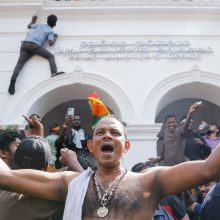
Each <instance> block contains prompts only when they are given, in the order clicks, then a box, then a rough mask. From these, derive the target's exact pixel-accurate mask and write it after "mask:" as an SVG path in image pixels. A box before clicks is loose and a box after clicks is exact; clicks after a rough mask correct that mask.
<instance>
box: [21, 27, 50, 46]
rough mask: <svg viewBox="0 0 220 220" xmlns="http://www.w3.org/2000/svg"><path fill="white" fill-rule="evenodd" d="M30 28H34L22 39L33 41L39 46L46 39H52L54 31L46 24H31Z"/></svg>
mask: <svg viewBox="0 0 220 220" xmlns="http://www.w3.org/2000/svg"><path fill="white" fill-rule="evenodd" d="M31 29H34V30H33V31H32V32H30V33H29V34H28V35H27V37H26V38H25V40H24V41H28V42H32V43H35V44H37V45H39V46H42V45H43V44H44V43H45V42H46V41H48V40H52V41H54V32H53V29H52V28H51V27H50V26H49V25H48V24H40V23H39V24H32V25H31Z"/></svg>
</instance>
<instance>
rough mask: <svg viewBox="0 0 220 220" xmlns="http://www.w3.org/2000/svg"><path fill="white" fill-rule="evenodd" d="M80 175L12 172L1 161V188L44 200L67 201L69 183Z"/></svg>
mask: <svg viewBox="0 0 220 220" xmlns="http://www.w3.org/2000/svg"><path fill="white" fill-rule="evenodd" d="M78 175H79V173H75V172H71V171H64V172H57V173H48V172H44V171H38V170H31V169H21V170H10V169H9V168H8V166H7V165H6V164H5V163H4V162H3V160H2V159H0V188H1V189H4V190H8V191H14V192H18V193H23V194H26V195H30V196H35V197H39V198H43V199H48V200H54V201H65V199H66V195H67V189H68V183H69V182H70V181H71V180H72V179H73V178H74V177H76V176H78Z"/></svg>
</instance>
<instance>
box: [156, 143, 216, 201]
mask: <svg viewBox="0 0 220 220" xmlns="http://www.w3.org/2000/svg"><path fill="white" fill-rule="evenodd" d="M155 177H157V178H155V179H156V180H155V181H157V184H158V186H159V188H160V196H161V197H164V196H166V195H170V194H175V193H179V192H184V191H186V190H188V189H190V188H193V187H195V186H196V185H201V184H204V183H206V182H211V181H213V180H218V179H219V178H220V145H219V146H218V147H217V148H216V150H215V151H214V152H212V154H211V155H210V156H209V157H208V158H207V159H206V160H201V161H189V162H184V163H182V164H179V165H176V166H173V167H158V168H156V169H155Z"/></svg>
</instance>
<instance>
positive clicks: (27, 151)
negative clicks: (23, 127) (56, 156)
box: [12, 136, 51, 170]
mask: <svg viewBox="0 0 220 220" xmlns="http://www.w3.org/2000/svg"><path fill="white" fill-rule="evenodd" d="M50 157H51V150H50V145H49V143H48V142H47V140H46V139H44V138H42V137H40V136H31V137H27V138H24V139H23V140H22V141H21V144H20V145H19V147H18V148H17V150H16V152H15V155H14V161H13V165H12V169H36V170H42V169H43V168H45V166H46V165H47V164H48V162H49V159H50Z"/></svg>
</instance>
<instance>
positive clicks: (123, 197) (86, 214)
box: [83, 181, 149, 220]
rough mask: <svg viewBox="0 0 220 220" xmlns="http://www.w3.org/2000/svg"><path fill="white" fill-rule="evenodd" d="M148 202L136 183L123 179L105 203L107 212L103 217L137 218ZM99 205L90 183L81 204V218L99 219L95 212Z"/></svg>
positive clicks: (127, 219)
mask: <svg viewBox="0 0 220 220" xmlns="http://www.w3.org/2000/svg"><path fill="white" fill-rule="evenodd" d="M148 203H149V198H147V197H146V196H145V195H144V193H142V192H141V190H140V186H138V184H132V183H126V182H125V181H123V182H122V183H121V184H120V186H119V187H118V189H117V191H116V192H115V195H114V197H113V198H112V199H110V201H109V202H108V204H107V205H106V208H107V209H108V214H107V216H106V217H105V218H103V219H121V220H122V219H126V220H133V219H137V218H136V217H137V216H138V215H139V214H140V213H142V212H143V210H146V207H147V204H148ZM100 207H102V204H101V202H100V200H99V199H98V198H97V194H96V192H95V190H94V186H93V184H91V183H90V184H89V188H88V191H87V193H86V197H85V200H84V204H83V219H100V218H99V216H98V213H97V211H98V209H99V208H100Z"/></svg>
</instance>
